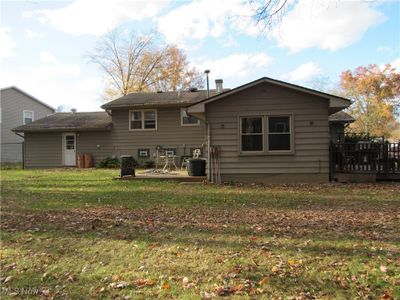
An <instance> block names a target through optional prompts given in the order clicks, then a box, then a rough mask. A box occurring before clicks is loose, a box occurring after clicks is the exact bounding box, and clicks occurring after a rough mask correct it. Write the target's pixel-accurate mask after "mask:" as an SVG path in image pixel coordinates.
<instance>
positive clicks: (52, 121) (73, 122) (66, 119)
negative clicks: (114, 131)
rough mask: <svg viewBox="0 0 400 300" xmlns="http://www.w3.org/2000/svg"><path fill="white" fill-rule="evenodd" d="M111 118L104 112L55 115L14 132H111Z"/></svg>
mask: <svg viewBox="0 0 400 300" xmlns="http://www.w3.org/2000/svg"><path fill="white" fill-rule="evenodd" d="M111 127H112V122H111V117H110V116H109V115H108V114H107V113H106V112H102V111H100V112H78V113H55V114H52V115H50V116H47V117H44V118H42V119H39V120H37V121H34V122H32V123H29V124H26V125H22V126H18V127H16V128H14V129H13V131H14V132H40V131H72V130H73V131H101V130H111Z"/></svg>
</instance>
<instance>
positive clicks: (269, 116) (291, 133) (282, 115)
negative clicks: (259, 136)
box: [266, 114, 294, 154]
mask: <svg viewBox="0 0 400 300" xmlns="http://www.w3.org/2000/svg"><path fill="white" fill-rule="evenodd" d="M274 117H287V118H289V132H279V133H278V132H269V118H274ZM266 126H267V132H266V142H267V147H266V152H267V154H292V153H294V147H293V146H294V143H293V138H294V137H293V134H294V133H293V115H291V114H276V115H267V116H266ZM270 134H289V141H290V149H289V150H269V135H270Z"/></svg>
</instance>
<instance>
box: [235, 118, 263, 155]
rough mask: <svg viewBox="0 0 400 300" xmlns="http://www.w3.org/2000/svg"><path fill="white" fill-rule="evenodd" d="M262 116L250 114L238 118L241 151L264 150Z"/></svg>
mask: <svg viewBox="0 0 400 300" xmlns="http://www.w3.org/2000/svg"><path fill="white" fill-rule="evenodd" d="M263 128H264V118H263V117H262V116H254V117H253V116H251V117H241V118H240V147H241V151H242V152H262V151H263V150H264V132H263Z"/></svg>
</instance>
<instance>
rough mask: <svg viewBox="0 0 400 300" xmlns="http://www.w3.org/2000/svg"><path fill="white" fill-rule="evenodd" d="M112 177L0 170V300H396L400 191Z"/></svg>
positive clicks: (398, 293) (111, 174) (76, 172)
mask: <svg viewBox="0 0 400 300" xmlns="http://www.w3.org/2000/svg"><path fill="white" fill-rule="evenodd" d="M117 174H118V171H115V170H40V171H28V170H3V171H2V173H1V176H2V193H1V196H2V204H1V205H2V209H1V253H0V257H1V282H2V283H1V285H2V289H1V296H2V299H4V298H7V297H9V296H10V297H13V296H12V295H10V292H14V294H17V293H21V292H25V293H28V292H31V293H32V292H33V293H34V292H36V291H38V295H39V296H41V297H44V298H47V297H48V298H52V297H54V298H55V299H63V298H65V299H69V298H75V299H79V298H82V299H85V298H88V297H92V298H113V299H124V297H128V298H134V299H152V298H167V299H170V298H179V299H200V298H203V299H204V298H214V297H218V296H228V297H232V298H234V299H247V298H249V299H254V298H265V299H271V298H276V299H332V298H337V299H341V298H343V299H379V298H382V299H392V298H393V299H396V298H397V299H400V287H399V286H400V275H399V274H400V185H399V184H368V185H367V184H364V185H363V184H359V185H341V184H332V185H329V184H326V185H311V186H310V185H288V186H278V185H271V186H213V185H187V184H186V185H185V184H178V183H173V182H159V181H119V180H112V178H113V177H115V176H116V175H117ZM28 289H31V290H28ZM279 297H281V298H279Z"/></svg>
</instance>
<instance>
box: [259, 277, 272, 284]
mask: <svg viewBox="0 0 400 300" xmlns="http://www.w3.org/2000/svg"><path fill="white" fill-rule="evenodd" d="M268 281H269V278H268V277H264V278H263V279H261V280H260V281H259V282H258V284H259V285H261V286H263V285H265V284H267V283H268Z"/></svg>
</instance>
